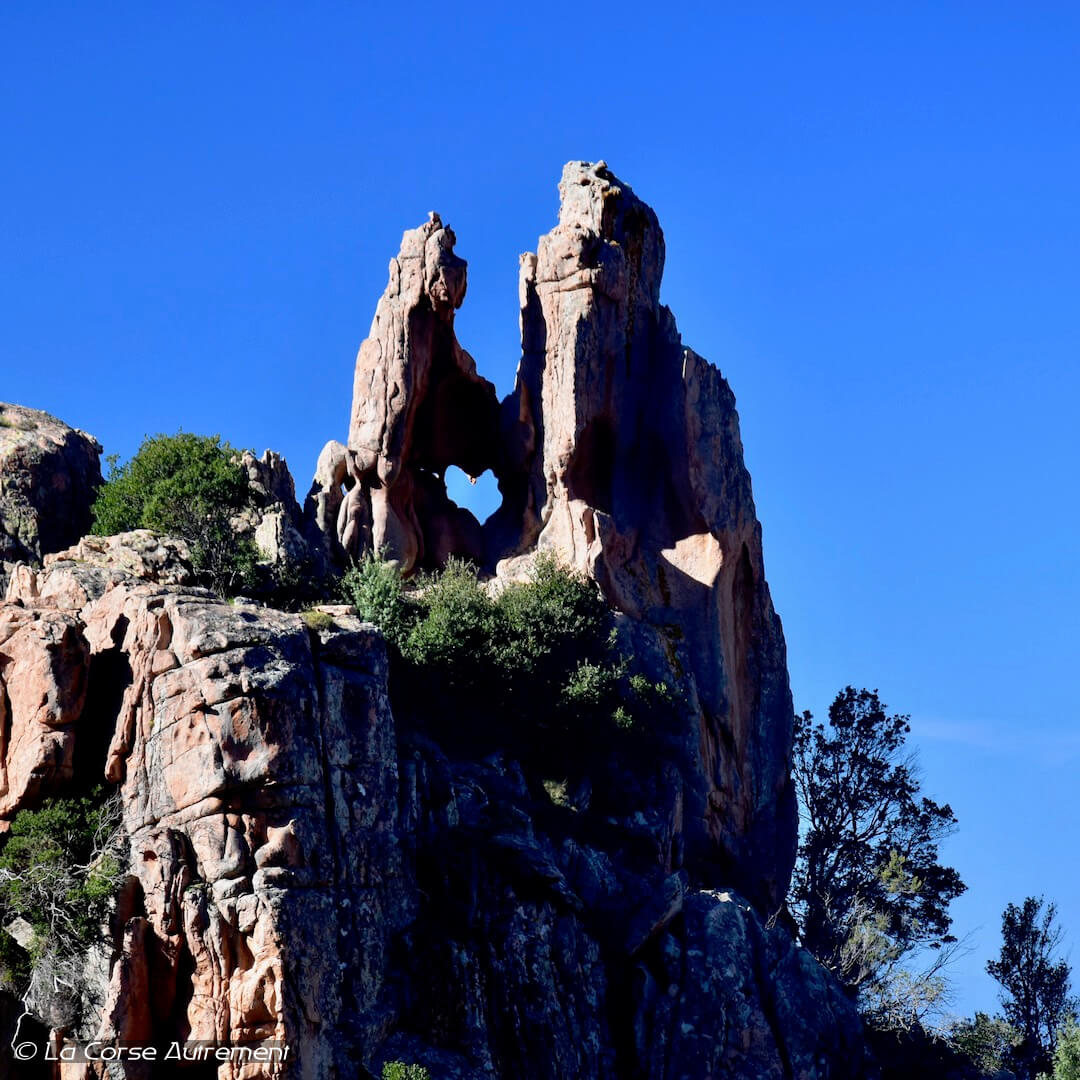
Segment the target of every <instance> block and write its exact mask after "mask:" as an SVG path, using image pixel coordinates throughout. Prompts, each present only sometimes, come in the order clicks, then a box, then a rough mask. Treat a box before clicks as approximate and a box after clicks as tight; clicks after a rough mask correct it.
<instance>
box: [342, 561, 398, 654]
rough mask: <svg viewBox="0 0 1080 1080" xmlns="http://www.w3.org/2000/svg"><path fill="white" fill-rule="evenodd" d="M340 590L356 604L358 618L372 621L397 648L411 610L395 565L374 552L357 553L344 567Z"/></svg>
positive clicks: (348, 599) (349, 601)
mask: <svg viewBox="0 0 1080 1080" xmlns="http://www.w3.org/2000/svg"><path fill="white" fill-rule="evenodd" d="M341 594H342V598H343V599H344V600H346V601H347V602H348V603H350V604H352V605H353V606H354V607H355V608H356V610H357V611H358V612H359V614H360V618H361V619H365V620H366V621H367V622H371V623H374V624H375V625H376V626H377V627H379V629H380V630H382V632H383V635H384V636H385V637H386V640H387V641H389V642H390V643H391V644H392V645H395V646H397V647H399V648H400V646H401V645H402V644H403V642H404V641H405V638H406V637H407V636H408V633H409V629H410V627H411V625H412V622H413V621H414V620H413V614H414V613H413V611H412V610H411V606H410V604H409V602H408V601H407V599H406V597H405V585H404V583H403V582H402V580H401V574H400V572H399V571H398V569H397V567H396V566H394V565H393V564H392V563H389V562H384V561H383V560H382V559H380V558H378V557H377V556H375V555H374V554H370V553H369V554H366V555H363V556H361V558H360V560H359V561H358V562H356V563H354V564H353V565H352V566H351V567H350V568H349V569H348V570H346V571H345V574H344V576H343V577H342V579H341Z"/></svg>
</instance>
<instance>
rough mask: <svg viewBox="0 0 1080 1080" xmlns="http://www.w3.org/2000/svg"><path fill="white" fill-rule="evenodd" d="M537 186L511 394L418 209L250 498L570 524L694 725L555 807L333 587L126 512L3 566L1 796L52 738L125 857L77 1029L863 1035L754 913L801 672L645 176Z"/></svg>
mask: <svg viewBox="0 0 1080 1080" xmlns="http://www.w3.org/2000/svg"><path fill="white" fill-rule="evenodd" d="M561 192H562V212H561V215H560V222H559V225H558V226H557V228H556V229H555V230H554V231H553V232H552V233H551V234H549V235H548V236H546V237H544V238H543V239H542V240H541V242H540V245H539V249H538V252H537V254H536V255H528V256H525V257H524V258H523V261H522V276H521V297H522V314H521V321H522V340H523V351H522V360H521V365H520V368H519V371H518V379H517V385H516V387H515V390H514V392H513V393H512V394H511V395H510V396H509V397H508V398H507V399H506V400H505V401H504V402H502V403H500V402H498V400H497V399H496V396H495V393H494V389H493V388H492V386H491V384H490V383H488V382H487V381H486V380H484V379H483V378H482V377H480V376H479V375H478V374H477V372H476V367H475V364H474V362H473V360H472V358H471V357H470V356H469V355H468V353H467V352H465V351H464V349H462V347H461V346H460V345H459V344H458V342H457V340H456V337H455V334H454V326H453V321H454V312H455V310H456V309H457V308H458V306H459V305H460V304H461V302H462V300H463V299H464V296H465V284H466V281H465V263H464V262H463V260H461V259H460V258H459V257H458V256H457V255H455V253H454V243H455V238H454V235H453V233H452V232H451V231H450V230H449V229H448V228H445V227H444V226H443V225H442V223H441V222H440V220H439V218H438V217H437V216H436V215H432V217H431V219H430V220H429V221H428V222H427V223H426V224H424V225H422V226H421V227H420V228H419V229H416V230H413V231H411V232H408V233H406V234H405V237H404V240H403V244H402V249H401V252H400V254H399V255H398V257H397V258H396V259H394V260H392V262H391V264H390V283H389V285H388V288H387V291H386V293H385V294H384V296H383V297H382V299H381V300H380V301H379V305H378V308H377V310H376V315H375V320H374V323H373V325H372V331H371V334H370V336H369V337H368V339H367V340H366V341H365V342H364V344H363V346H362V347H361V350H360V355H359V357H358V361H357V368H356V382H355V386H354V400H353V408H352V414H351V421H350V429H349V436H348V442H347V444H345V443H340V442H332V443H329V444H328V445H327V446H326V448H325V449H324V450H323V453H322V455H321V456H320V459H319V464H318V468H317V473H316V483H315V486H314V487H313V489H312V492H311V494H310V496H309V498H308V501H307V504H306V515H307V516H306V521H304V520H301V519H300V517H299V515H298V512H297V511H296V509H295V504H294V503H293V502H292V492H291V481H288V482H287V473H285V472H284V469H283V465H282V464H281V463H280V462H279V461H277V460H276V459H275V458H273V457H272V456H270V457H264V459H262V460H261V461H259V460H257V459H255V458H253V457H252V458H250V460H249V459H248V458H245V466H246V467H247V469H248V472H249V477H250V478H251V480H252V483H253V485H256V486H258V487H259V488H260V489H261V490H262V492H263V497H262V501H261V506H262V509H264V510H269V512H270V513H277V511H273V509H272V508H273V507H279V508H280V514H279V517H278V518H277V519H276V520H277V524H276V525H273V526H264V525H263V524H257V523H254V522H249V523H247V524H246V526H245V527H246V528H255V529H256V530H258V529H264V531H265V532H266V533H267V536H268V539H267V546H269V547H271V548H275V545H276V548H275V550H284V549H285V547H287V545H288V543H290V542H291V541H290V537H292V536H293V534H295V535H296V536H297V537H301V538H303V540H304V543H305V544H308V545H309V546H310V544H311V538H312V536H313V533H312V531H311V530H312V529H313V528H314V527H315V526H316V525H317V526H318V527H319V528H321V530H322V536H323V537H324V540H323V541H322V543H323V548H322V549H321V550H324V551H325V555H326V557H327V558H328V559H339V560H340V559H341V558H343V556H344V555H345V554H346V553H349V554H356V553H359V552H361V551H364V550H372V549H375V550H381V551H384V552H385V553H387V554H388V555H389V556H391V557H393V558H394V559H396V560H397V562H398V564H399V565H400V566H401V568H402V569H403V570H404V571H406V572H411V571H412V570H414V569H420V568H427V567H432V566H437V565H440V564H441V563H443V562H445V560H446V559H447V558H449V557H450V556H451V555H463V556H467V557H469V558H472V559H473V560H474V561H476V562H477V564H478V565H480V566H481V567H482V568H483V569H484V571H485V573H487V574H490V575H492V576H494V577H495V578H501V579H503V580H509V579H512V578H515V577H519V576H521V575H523V574H525V573H526V572H527V571H528V568H529V566H530V563H531V561H532V560H533V559H534V557H535V554H536V553H537V552H538V551H553V552H555V553H556V554H557V555H558V556H559V557H560V558H561V559H562V560H563V561H564V562H566V563H568V564H570V565H572V566H573V567H575V568H577V569H579V570H581V571H583V572H584V573H586V574H588V575H590V576H591V577H592V579H593V580H594V581H595V582H596V583H597V586H598V588H599V589H601V590H602V592H603V594H604V596H605V597H606V598H607V600H608V602H609V604H610V605H611V606H612V608H614V609H615V610H616V611H617V612H618V613H619V616H618V618H619V623H620V633H621V634H622V635H623V637H624V639H625V640H626V641H628V642H630V643H631V645H632V647H633V649H634V652H635V655H636V657H637V659H638V660H639V662H641V663H642V664H643V665H645V667H646V668H648V669H649V670H650V671H651V672H652V673H653V674H654V675H655V677H656V678H669V679H671V680H674V681H677V682H678V683H679V685H680V687H681V688H682V690H683V692H684V695H685V699H684V700H685V703H686V710H685V730H684V731H681V732H680V733H678V735H677V738H678V740H679V745H680V748H681V750H680V754H679V755H678V757H677V759H676V758H668V757H655V758H647V757H646V758H643V759H642V760H629V759H627V760H621V759H620V758H619V757H618V755H617V754H611V755H610V756H609V758H608V759H605V761H606V763H605V765H604V768H605V770H606V775H605V776H603V777H600V776H595V777H592V778H589V777H585V778H582V779H581V781H580V783H579V784H578V786H577V787H576V788H575V790H574V791H572V792H570V793H569V794H568V795H567V799H568V801H569V802H570V803H571V804H572V809H571V810H569V811H567V813H566V814H564V815H563V816H561V817H559V816H558V815H554V814H553V804H552V802H551V800H550V799H548V798H546V797H545V796H544V794H543V789H542V788H541V789H540V790H538V785H537V782H536V777H534V776H530V775H528V773H527V769H526V767H525V766H524V765H523V763H522V762H520V761H518V760H516V759H515V758H514V756H513V755H512V754H511V753H510V752H509V751H507V750H499V751H497V752H494V753H491V754H488V755H487V756H484V757H482V758H478V757H476V756H472V757H470V756H469V755H468V754H464V753H462V752H461V751H460V749H458V750H457V751H453V750H452V749H451V748H450V747H448V746H443V745H440V743H439V741H438V737H437V735H436V734H433V733H432V730H431V726H430V725H424V724H420V723H415V722H414V721H415V720H416V718H415V717H414V716H412V715H410V714H409V711H408V709H400V710H399V709H397V706H396V705H395V704H394V702H393V701H392V699H391V687H390V684H389V681H388V662H387V653H386V648H385V645H384V643H383V640H382V638H381V636H380V634H379V633H378V631H377V630H375V629H374V628H373V627H371V626H369V625H366V624H362V623H360V622H359V621H358V619H357V618H356V617H355V615H354V614H353V613H352V612H351V609H348V608H345V607H325V608H323V609H322V610H321V613H320V614H319V615H318V616H316V617H309V618H307V619H305V618H302V617H301V616H298V615H295V614H289V613H285V612H282V611H276V610H274V609H272V608H270V607H266V606H263V605H254V604H247V603H243V602H241V603H225V602H223V601H221V600H219V599H217V598H216V597H214V596H213V595H212V594H210V593H209V592H207V591H206V590H203V589H200V588H196V587H195V586H194V585H193V584H192V581H193V579H192V575H191V567H190V563H189V560H188V558H187V552H186V550H185V549H184V546H183V545H182V544H180V543H177V542H175V541H171V540H167V539H164V538H159V537H155V536H153V535H152V534H149V533H145V532H138V533H130V534H125V535H122V536H119V537H111V538H99V537H87V538H85V539H83V540H82V541H80V542H79V543H78V544H77V545H75V546H73V547H71V548H70V549H68V550H66V551H62V552H59V553H56V554H52V555H47V556H46V557H45V560H44V566H43V567H42V568H33V567H30V566H27V565H23V566H20V567H18V568H17V569H16V571H15V572H14V574H13V576H12V580H11V582H10V585H9V587H8V591H7V599H6V602H5V603H4V604H2V605H0V721H3V722H2V723H0V731H2V732H3V733H4V736H3V737H4V739H5V741H4V742H3V743H2V744H0V761H2V764H3V768H4V771H3V772H2V773H0V777H2V781H3V783H2V790H0V820H10V819H11V817H12V816H13V814H15V813H16V812H17V811H18V810H20V809H24V808H31V807H34V806H36V805H39V804H40V801H41V799H42V798H43V797H45V796H47V795H49V794H53V793H59V792H62V791H64V790H65V787H66V785H68V784H69V782H70V781H71V779H72V777H73V776H74V777H76V778H84V779H85V778H86V777H93V778H97V777H103V778H104V779H105V780H106V781H107V783H109V784H111V785H114V786H116V787H119V789H120V790H121V791H122V794H123V806H124V826H125V831H126V835H127V841H128V850H129V855H130V862H129V866H128V868H127V870H128V875H127V883H126V884H125V886H124V887H123V889H122V890H121V893H120V896H119V897H118V899H117V903H116V911H115V915H114V918H113V920H112V924H111V926H110V928H109V932H110V934H111V942H110V944H109V945H108V946H107V947H105V948H104V949H103V951H102V953H101V955H100V956H99V957H98V958H97V960H96V964H97V967H98V968H99V969H100V970H101V972H102V977H101V982H102V985H101V986H100V988H99V989H100V993H99V997H100V998H101V1000H103V1001H104V1003H105V1004H104V1007H103V1008H102V1009H101V1010H100V1015H93V1016H91V1017H89V1018H87V1019H86V1021H85V1023H84V1030H83V1032H82V1033H83V1034H95V1035H100V1036H101V1037H103V1038H119V1039H122V1040H127V1041H135V1042H143V1041H151V1040H153V1041H155V1042H159V1043H160V1042H165V1041H168V1040H169V1039H173V1038H178V1039H186V1038H206V1039H211V1040H216V1041H230V1042H244V1041H251V1040H259V1039H280V1040H284V1041H286V1042H288V1043H289V1044H290V1046H291V1050H292V1058H291V1060H290V1062H289V1064H288V1066H287V1067H285V1068H283V1069H278V1068H276V1067H257V1066H250V1065H249V1066H247V1067H245V1068H244V1069H240V1068H233V1067H231V1066H223V1067H222V1069H221V1070H220V1071H219V1072H218V1073H217V1075H219V1076H220V1077H222V1078H225V1077H230V1078H232V1077H235V1078H239V1077H244V1078H252V1077H263V1076H266V1077H269V1076H286V1077H297V1078H300V1077H303V1078H305V1080H306V1078H309V1077H310V1078H319V1080H334V1078H337V1080H344V1078H346V1077H348V1078H350V1080H352V1078H353V1077H357V1076H360V1077H362V1076H364V1075H367V1073H366V1072H365V1070H367V1071H369V1072H370V1073H371V1074H372V1075H375V1076H377V1075H378V1074H379V1071H380V1069H381V1066H382V1065H383V1063H384V1062H386V1061H389V1060H406V1061H412V1060H415V1061H420V1062H423V1063H424V1064H426V1065H427V1066H428V1067H429V1069H430V1070H431V1074H432V1076H433V1077H435V1078H437V1080H451V1078H457V1080H496V1078H509V1077H514V1078H515V1080H518V1078H520V1080H570V1078H592V1077H601V1076H604V1077H606V1076H620V1077H627V1078H633V1080H637V1078H641V1080H644V1078H650V1080H652V1078H655V1080H691V1078H693V1080H710V1078H721V1077H723V1078H740V1080H759V1078H770V1077H775V1078H777V1080H781V1078H796V1077H798V1078H801V1080H826V1078H829V1080H842V1078H851V1080H855V1078H856V1077H859V1076H862V1075H863V1066H862V1033H861V1026H860V1023H859V1020H858V1018H857V1016H856V1014H855V1012H854V1010H853V1009H852V1007H851V1004H850V1002H849V1001H848V1000H847V999H846V997H844V995H843V994H842V993H841V992H840V990H839V988H838V987H837V985H836V984H835V983H834V982H833V980H832V979H831V977H830V976H829V975H828V974H827V973H826V972H825V971H824V970H823V969H821V968H820V967H819V966H818V965H817V964H816V963H815V962H814V961H813V960H812V958H811V957H810V956H809V955H808V954H806V953H805V952H803V951H802V950H801V949H799V948H797V947H796V946H795V945H794V944H793V943H792V941H791V939H790V937H789V936H788V934H787V932H786V930H785V929H784V928H783V926H782V925H776V923H777V920H776V919H775V918H773V916H774V915H775V914H776V912H777V910H778V908H779V906H780V903H781V900H782V897H783V894H784V891H785V889H786V886H787V880H788V875H789V873H790V868H791V862H792V856H793V848H794V843H795V821H794V806H793V801H792V797H791V789H790V781H789V778H788V765H789V755H790V739H791V719H792V717H791V699H790V693H789V690H788V682H787V673H786V669H785V656H784V643H783V637H782V633H781V629H780V625H779V621H778V619H777V618H776V616H775V614H774V612H773V609H772V605H771V602H770V599H769V592H768V587H767V585H766V583H765V579H764V574H763V569H762V560H761V541H760V530H759V527H758V525H757V522H756V518H755V514H754V507H753V501H752V497H751V493H750V483H749V477H748V476H747V473H746V470H745V468H744V465H743V462H742V453H741V446H740V442H739V434H738V421H737V416H736V414H735V410H734V401H733V398H732V396H731V393H730V391H729V390H728V388H727V385H726V383H724V381H723V379H722V378H721V377H720V375H719V373H718V372H717V371H716V370H715V369H714V368H712V367H710V366H709V365H708V364H706V363H705V362H704V361H703V360H701V359H700V358H699V357H697V356H696V354H694V353H693V352H691V351H690V350H687V349H684V348H683V346H682V344H681V342H680V340H679V337H678V333H677V331H676V329H675V324H674V320H673V318H672V317H671V314H670V312H668V311H667V309H666V308H663V307H662V306H661V305H660V304H659V298H658V297H659V285H660V274H661V271H662V267H663V238H662V234H661V233H660V229H659V226H658V224H657V222H656V217H655V215H654V214H653V212H652V211H651V210H650V209H649V208H648V207H647V206H646V205H645V204H644V203H642V202H641V201H640V200H639V199H637V197H636V196H635V195H634V194H633V193H632V192H631V191H630V189H629V188H628V187H626V185H624V184H621V183H620V182H618V181H617V180H616V179H615V178H614V177H613V176H612V175H611V173H610V172H608V170H607V169H606V167H605V166H604V165H603V164H599V165H595V166H594V165H586V164H584V163H572V164H571V165H569V166H567V168H566V170H565V172H564V175H563V182H562V185H561ZM450 465H458V466H460V467H461V468H463V469H464V470H465V471H466V472H468V473H470V474H471V475H474V476H475V475H478V474H479V473H481V472H483V471H484V470H486V469H491V470H492V471H493V472H494V473H495V475H496V476H497V477H498V479H499V484H500V490H501V491H502V494H503V505H502V507H501V508H500V509H499V511H497V512H496V514H494V515H493V516H492V517H491V518H490V519H489V520H488V521H486V522H483V523H481V522H478V521H476V520H475V519H474V518H473V516H472V515H471V514H470V513H469V512H468V511H467V510H464V509H462V508H459V507H457V506H455V505H454V503H453V502H452V501H451V500H450V499H449V498H448V496H447V494H446V488H445V484H444V474H445V470H446V469H447V467H449V466H450ZM261 520H262V521H265V520H266V516H265V515H264V517H263V518H262V519H261ZM290 530H291V531H290ZM271 533H273V536H270V535H269V534H271ZM275 538H276V539H275ZM316 546H318V545H316ZM286 554H287V553H286ZM88 969H94V965H93V964H89V963H88ZM95 970H96V969H95ZM7 1011H10V1010H7ZM0 1014H2V1015H6V1011H5V1010H0ZM0 1068H2V1066H0ZM118 1068H119V1067H118ZM140 1070H141V1071H140ZM89 1075H96V1076H101V1075H103V1074H102V1072H101V1071H100V1070H99V1071H98V1072H96V1073H95V1072H94V1071H93V1069H92V1068H85V1069H80V1070H75V1069H69V1070H67V1071H66V1072H65V1076H64V1080H77V1078H78V1077H82V1076H89ZM109 1075H110V1076H115V1075H123V1076H129V1077H144V1076H150V1075H154V1074H153V1073H152V1072H151V1071H149V1070H148V1069H147V1067H146V1066H139V1065H134V1064H128V1065H126V1066H124V1067H123V1068H120V1071H119V1072H116V1071H114V1072H111V1073H110V1074H109ZM192 1075H193V1076H194V1075H200V1076H201V1075H211V1073H192Z"/></svg>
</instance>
